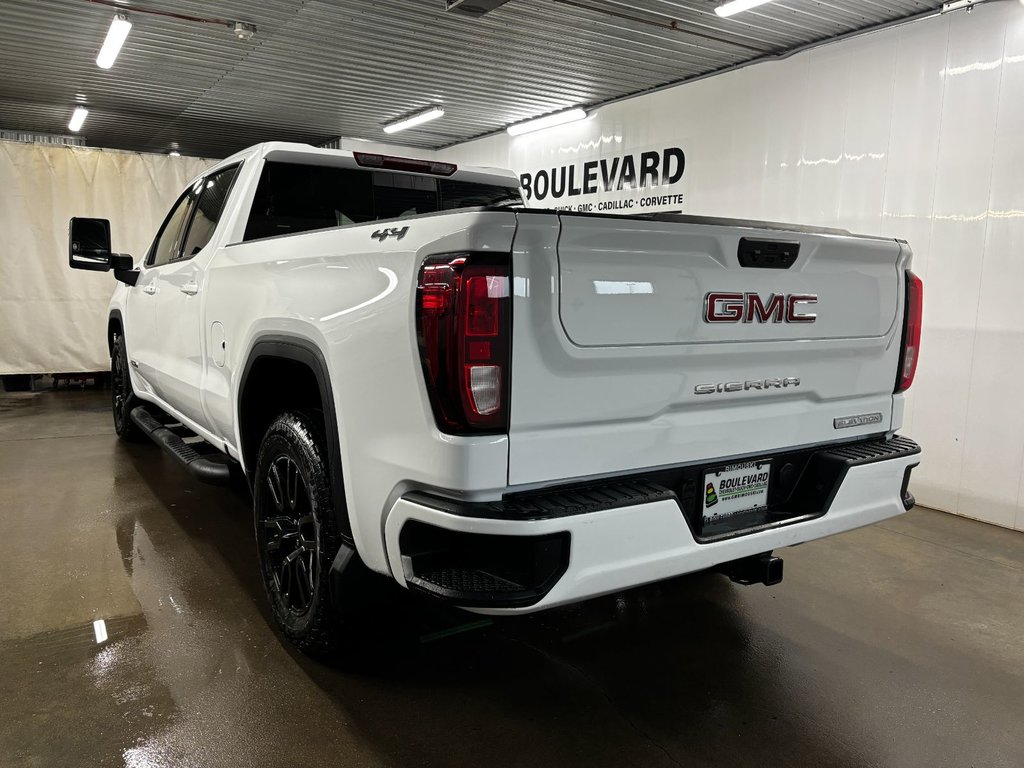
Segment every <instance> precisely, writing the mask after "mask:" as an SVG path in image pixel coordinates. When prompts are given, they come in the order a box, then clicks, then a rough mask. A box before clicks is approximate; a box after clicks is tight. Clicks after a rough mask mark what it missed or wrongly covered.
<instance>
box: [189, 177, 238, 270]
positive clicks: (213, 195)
mask: <svg viewBox="0 0 1024 768" xmlns="http://www.w3.org/2000/svg"><path fill="white" fill-rule="evenodd" d="M238 168H239V166H237V165H235V166H232V167H231V168H225V169H224V170H222V171H218V172H217V173H215V174H213V175H212V176H208V177H206V178H205V179H203V183H202V189H201V191H200V192H199V200H198V201H197V203H196V206H195V211H196V212H195V214H194V215H193V216H192V223H191V224H190V225H189V228H188V236H187V237H186V238H185V245H184V247H183V248H182V249H181V256H180V258H182V259H190V258H192V257H193V256H195V255H196V254H197V253H199V252H200V251H201V250H203V248H205V247H206V244H207V243H208V242H210V238H211V237H213V232H214V230H215V229H216V228H217V222H219V221H220V216H221V213H222V212H223V211H224V203H225V202H227V199H228V195H229V194H230V192H231V185H232V184H233V183H234V181H235V176H236V175H237V174H238Z"/></svg>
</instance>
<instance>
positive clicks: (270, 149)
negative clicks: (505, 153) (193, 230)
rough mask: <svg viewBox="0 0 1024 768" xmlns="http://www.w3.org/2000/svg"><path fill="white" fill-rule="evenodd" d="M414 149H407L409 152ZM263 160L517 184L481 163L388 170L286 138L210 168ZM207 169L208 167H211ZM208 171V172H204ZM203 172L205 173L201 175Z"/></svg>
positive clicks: (352, 154) (342, 151)
mask: <svg viewBox="0 0 1024 768" xmlns="http://www.w3.org/2000/svg"><path fill="white" fill-rule="evenodd" d="M414 151H415V150H410V153H412V152H414ZM366 154H371V155H377V154H385V153H381V152H370V151H368V152H367V153H366ZM395 156H396V157H402V158H407V159H410V160H428V161H429V160H430V158H423V157H416V156H415V155H414V154H409V155H404V154H403V155H395ZM252 159H267V160H277V161H281V162H289V163H304V164H308V165H336V166H338V167H341V168H362V169H364V170H380V171H381V172H382V173H413V174H414V175H417V176H428V177H433V178H440V179H455V180H457V181H475V182H478V183H481V184H494V185H496V186H508V187H517V188H518V186H519V177H517V176H516V174H515V173H513V172H512V171H510V170H507V169H505V168H487V167H482V166H461V165H460V166H458V167H457V170H456V171H455V173H453V174H451V175H450V176H442V175H440V174H429V173H416V172H415V171H392V170H388V169H376V168H368V167H366V166H361V165H359V164H358V163H356V160H355V152H351V151H349V150H347V149H323V148H321V147H314V146H312V145H311V144H299V143H297V142H290V141H267V142H264V143H262V144H255V145H253V146H251V147H248V148H246V149H243V150H242V151H241V152H236V153H235V154H233V155H231V157H228V158H225V159H224V160H222V161H221V162H219V163H218V164H217V165H216V166H214V169H216V168H219V167H223V166H227V165H231V164H232V163H237V162H239V161H243V160H252ZM214 169H211V170H214ZM207 173H209V171H207ZM204 175H205V174H204Z"/></svg>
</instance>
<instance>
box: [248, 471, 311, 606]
mask: <svg viewBox="0 0 1024 768" xmlns="http://www.w3.org/2000/svg"><path fill="white" fill-rule="evenodd" d="M266 484H267V491H268V494H267V498H268V499H269V501H270V503H271V505H272V506H273V511H272V512H271V513H270V514H269V515H268V516H266V517H264V518H263V522H262V525H263V536H264V541H263V550H264V552H265V553H266V554H265V557H266V560H267V564H266V567H267V569H268V571H269V574H270V577H271V578H272V579H273V586H274V590H273V591H274V592H275V593H276V595H277V596H278V598H279V599H280V600H281V602H282V603H283V604H284V605H285V606H286V607H287V609H288V610H289V611H290V612H293V613H296V614H299V615H302V614H305V613H307V612H308V611H309V609H310V606H311V605H312V604H313V595H314V593H315V592H316V585H317V584H318V583H319V581H320V557H319V552H320V523H319V522H318V521H317V519H316V515H315V514H314V513H313V509H312V504H311V503H310V500H309V492H308V491H307V490H306V483H305V481H304V480H303V479H302V473H301V472H299V467H298V465H297V464H296V463H295V462H294V461H293V460H292V458H291V457H290V456H288V455H285V454H282V455H280V456H278V457H277V458H275V459H274V460H273V461H272V462H271V463H270V466H269V467H268V468H267V472H266Z"/></svg>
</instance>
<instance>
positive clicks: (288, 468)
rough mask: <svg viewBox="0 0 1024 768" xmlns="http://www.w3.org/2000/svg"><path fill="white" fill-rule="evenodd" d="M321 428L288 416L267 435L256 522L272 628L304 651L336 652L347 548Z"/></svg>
mask: <svg viewBox="0 0 1024 768" xmlns="http://www.w3.org/2000/svg"><path fill="white" fill-rule="evenodd" d="M321 433H322V430H321V429H320V427H319V421H318V420H317V419H316V418H314V417H311V416H309V415H307V414H305V413H283V414H281V415H280V416H278V417H277V418H276V419H275V420H274V422H273V423H272V424H271V425H270V427H269V428H268V429H267V432H266V434H265V435H264V437H263V442H262V444H261V445H260V451H259V456H258V458H257V460H256V470H255V473H254V479H253V517H254V524H255V528H256V549H257V554H258V555H259V560H260V573H261V575H262V577H263V586H264V589H265V590H266V592H267V598H268V599H269V601H270V609H271V613H272V614H273V616H274V621H275V622H276V624H277V626H278V627H279V628H280V630H281V632H282V633H283V634H284V636H285V637H286V638H288V640H290V641H291V642H292V643H294V644H295V646H296V647H298V648H299V650H301V651H304V652H307V653H313V654H319V653H324V652H328V651H331V650H334V648H335V647H336V646H337V643H338V640H339V638H340V627H339V624H340V615H339V614H338V612H337V610H336V608H335V606H334V605H333V604H332V600H331V589H330V567H331V563H332V561H333V559H334V556H335V554H336V553H337V552H338V549H339V548H340V546H341V538H340V537H339V535H338V532H337V527H336V523H335V519H334V505H333V501H332V499H333V494H332V489H331V483H330V472H329V471H328V464H327V452H326V449H325V447H324V445H325V443H324V439H323V437H322V434H321Z"/></svg>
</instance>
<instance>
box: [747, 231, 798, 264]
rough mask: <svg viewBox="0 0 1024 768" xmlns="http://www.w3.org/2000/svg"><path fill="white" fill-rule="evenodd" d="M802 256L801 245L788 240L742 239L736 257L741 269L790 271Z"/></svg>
mask: <svg viewBox="0 0 1024 768" xmlns="http://www.w3.org/2000/svg"><path fill="white" fill-rule="evenodd" d="M799 254H800V243H793V242H788V241H786V240H752V239H751V238H749V237H741V238H740V246H739V248H738V249H737V253H736V255H737V256H738V257H739V260H740V266H741V267H750V268H751V269H789V268H790V267H791V266H793V262H794V261H796V257H797V256H798V255H799Z"/></svg>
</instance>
